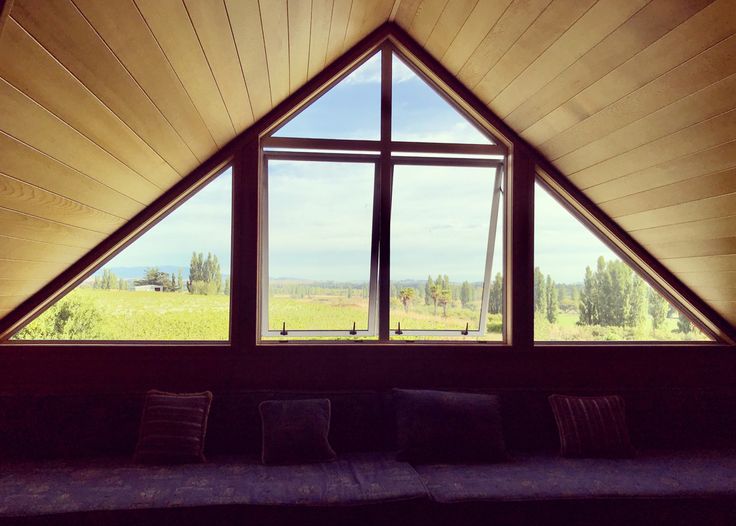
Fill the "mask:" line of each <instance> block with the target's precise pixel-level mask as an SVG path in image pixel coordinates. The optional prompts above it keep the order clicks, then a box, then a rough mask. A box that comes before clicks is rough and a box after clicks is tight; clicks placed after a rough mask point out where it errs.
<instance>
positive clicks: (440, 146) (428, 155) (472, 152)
mask: <svg viewBox="0 0 736 526" xmlns="http://www.w3.org/2000/svg"><path fill="white" fill-rule="evenodd" d="M376 56H377V57H378V58H379V60H380V69H381V80H380V92H381V109H380V111H381V115H380V139H379V140H352V139H320V138H301V137H283V136H280V137H279V136H275V135H274V134H276V133H277V132H278V131H279V130H280V129H281V128H282V127H283V126H285V125H286V124H287V123H288V122H290V121H291V120H292V119H294V118H298V115H299V113H300V111H296V112H294V113H292V114H289V115H286V116H285V117H284V118H283V119H282V120H281V121H279V122H278V123H276V124H274V126H272V127H271V128H269V129H267V130H265V131H264V132H263V134H262V135H261V137H260V147H261V153H260V163H261V164H260V174H259V177H260V189H261V190H260V192H259V193H260V207H259V208H260V210H261V215H260V218H259V219H260V224H261V231H260V244H259V253H260V255H261V274H262V275H261V281H260V293H259V298H260V310H261V317H262V318H261V321H262V323H261V327H260V329H259V331H258V334H257V336H258V341H259V343H261V344H270V343H285V342H288V343H292V344H299V343H304V341H303V340H300V339H299V338H304V337H306V338H309V337H320V338H323V337H328V338H329V337H332V338H335V339H337V338H348V339H349V338H351V332H350V328H349V327H345V329H343V330H334V329H332V330H320V329H319V328H317V327H315V328H314V329H296V330H293V329H292V330H290V329H289V327H288V324H286V323H284V325H285V326H284V327H283V328H282V330H281V331H279V330H275V329H269V323H268V320H267V316H268V310H267V309H268V300H269V296H268V262H267V259H268V258H267V254H268V248H267V247H268V225H267V221H268V212H267V202H268V198H267V192H268V166H269V161H272V160H289V161H302V162H308V161H321V162H336V163H337V162H342V163H365V164H372V165H374V167H375V171H374V174H375V175H374V177H375V181H374V199H373V225H372V237H373V239H372V243H371V246H372V248H371V265H370V269H371V270H370V276H371V277H370V280H369V284H368V286H369V312H368V320H369V322H368V327H367V329H364V330H357V331H354V332H353V333H352V334H353V336H354V339H356V340H359V339H361V343H366V344H375V343H384V344H385V343H388V342H390V341H392V340H391V337H392V336H393V335H394V334H399V332H397V329H398V328H397V327H390V326H389V317H390V306H389V293H387V292H386V291H389V290H390V279H391V277H390V248H389V246H390V242H389V241H388V240H387V239H386V238H388V239H390V237H391V234H390V228H391V207H392V206H393V203H392V192H391V190H392V188H393V173H394V168H395V167H396V166H401V165H412V166H446V167H450V168H463V167H478V168H488V169H489V173H488V175H489V177H493V181H494V184H493V186H492V187H493V190H494V191H493V195H492V196H491V200H492V207H491V212H490V217H489V235H488V243H489V244H488V246H487V247H486V268H485V271H484V280H483V300H482V304H483V302H485V303H486V304H487V298H488V295H489V293H490V287H491V274H490V268H491V266H490V263H489V262H488V259H489V258H492V256H493V251H494V248H495V247H494V245H495V238H496V235H497V228H496V227H497V223H498V209H499V205H500V203H499V197H500V196H501V195H503V194H502V193H501V187H502V179H503V174H504V173H505V171H506V170H505V166H506V161H507V154H508V149H507V148H506V146H505V145H504V144H503V143H502V142H501V141H500V140H499V138H498V137H496V136H494V135H493V134H492V133H489V131H488V130H487V129H485V127H483V125H482V124H481V123H478V122H476V121H475V119H474V118H473V117H471V116H470V115H467V114H466V113H465V112H464V111H463V110H462V109H461V108H458V107H457V106H456V104H455V103H454V102H453V101H452V100H451V99H449V97H447V95H446V94H445V93H444V92H443V91H442V90H441V89H440V88H439V87H437V86H435V85H434V84H433V82H432V81H431V80H430V79H428V78H427V77H426V76H425V75H424V74H423V73H422V72H421V71H419V70H418V69H417V68H416V67H414V66H413V65H412V62H411V60H410V59H409V58H408V57H406V56H405V55H403V54H402V53H401V51H400V50H399V49H397V48H396V47H395V46H394V45H392V43H391V42H390V41H387V42H384V43H382V44H381V45H379V46H377V47H376V48H375V49H373V50H372V52H371V53H368V54H366V55H365V56H364V57H362V58H361V60H360V61H358V62H356V63H355V64H354V65H352V67H351V68H349V69H348V70H347V71H345V72H343V73H342V74H341V75H340V77H339V80H338V82H339V81H341V80H343V79H344V78H345V77H346V76H347V75H349V74H350V73H352V72H353V71H355V70H356V69H357V68H359V67H361V66H362V65H363V64H365V63H366V62H367V61H368V60H370V59H373V58H374V57H376ZM394 57H396V58H398V59H399V60H401V61H402V63H404V64H406V65H407V66H408V67H409V68H410V69H411V70H412V71H413V72H414V73H415V74H416V75H417V76H418V77H419V78H420V79H422V80H423V81H424V82H426V83H427V85H428V86H429V87H430V88H432V89H433V90H434V91H435V92H436V93H437V94H438V95H439V96H440V97H441V98H442V99H443V100H445V101H446V102H447V103H448V104H449V105H450V106H451V107H453V108H455V109H457V110H458V111H459V113H460V114H461V115H463V117H465V118H466V119H467V120H468V121H469V123H471V124H472V125H473V126H474V127H475V128H476V129H477V130H478V131H479V132H480V133H482V134H483V135H484V136H486V137H487V139H488V144H468V143H435V142H416V141H395V140H393V138H392V135H391V134H392V126H391V125H392V86H393V79H392V76H393V63H394ZM334 85H335V83H333V84H331V85H330V86H329V88H328V89H326V90H323V91H321V92H319V93H318V94H315V97H314V98H312V100H311V101H310V102H314V101H315V100H316V99H317V98H319V97H320V96H322V95H324V94H325V93H326V92H327V91H329V89H330V88H332V87H334ZM306 107H308V106H306V105H305V106H302V107H301V109H300V110H303V109H305V108H306ZM402 154H404V155H402ZM494 172H495V173H494ZM385 189H387V190H385ZM500 234H501V236H502V238H503V237H505V236H503V232H501V233H500ZM491 237H492V238H493V239H491ZM504 248H505V247H504ZM505 288H506V287H504V289H505ZM486 317H487V308H483V305H482V306H481V309H480V311H479V320H480V323H479V327H478V329H477V330H470V331H467V330H466V331H465V332H464V333H463V328H462V327H458V328H457V330H455V331H452V330H412V329H411V328H407V327H404V328H403V329H402V332H401V333H400V334H404V335H407V336H410V337H411V336H413V337H415V338H416V337H419V338H421V337H424V336H434V337H439V338H445V339H446V340H447V341H448V342H449V343H453V344H471V343H474V344H477V343H483V344H489V345H499V344H504V343H505V332H504V334H503V335H502V341H501V342H497V341H490V340H483V339H482V338H483V336H484V335H485V321H486ZM463 334H469V335H471V336H475V337H478V338H480V339H479V340H464V341H452V340H451V338H452V337H458V336H462V335H463ZM266 337H268V338H269V339H264V338H266ZM365 337H375V338H377V342H376V341H373V340H367V341H366V340H364V339H363V338H365ZM272 338H276V339H278V341H277V342H274V341H273V340H272ZM415 341H416V340H411V341H409V342H396V343H414V342H415ZM441 341H442V340H441V339H440V340H439V341H436V342H435V343H440V342H441ZM392 342H393V341H392ZM321 343H325V342H324V340H323V341H321Z"/></svg>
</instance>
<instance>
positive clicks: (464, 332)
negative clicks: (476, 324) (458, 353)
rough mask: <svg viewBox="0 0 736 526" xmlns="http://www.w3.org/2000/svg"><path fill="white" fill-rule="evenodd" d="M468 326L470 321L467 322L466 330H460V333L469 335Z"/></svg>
mask: <svg viewBox="0 0 736 526" xmlns="http://www.w3.org/2000/svg"><path fill="white" fill-rule="evenodd" d="M468 326H469V323H465V330H464V331H460V334H462V335H463V336H467V335H468Z"/></svg>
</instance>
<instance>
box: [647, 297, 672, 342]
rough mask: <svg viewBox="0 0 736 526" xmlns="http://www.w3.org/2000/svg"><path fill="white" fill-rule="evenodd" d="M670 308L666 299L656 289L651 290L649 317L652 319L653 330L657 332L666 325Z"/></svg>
mask: <svg viewBox="0 0 736 526" xmlns="http://www.w3.org/2000/svg"><path fill="white" fill-rule="evenodd" d="M669 310H670V306H669V304H668V303H667V300H666V299H664V297H663V296H662V295H661V294H659V293H657V291H656V290H654V289H651V288H650V289H649V315H650V316H651V317H652V328H653V329H654V330H655V331H656V330H657V329H659V328H660V327H661V326H662V325H664V322H665V320H666V319H667V313H668V312H669Z"/></svg>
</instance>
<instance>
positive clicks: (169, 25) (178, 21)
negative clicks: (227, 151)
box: [136, 0, 235, 147]
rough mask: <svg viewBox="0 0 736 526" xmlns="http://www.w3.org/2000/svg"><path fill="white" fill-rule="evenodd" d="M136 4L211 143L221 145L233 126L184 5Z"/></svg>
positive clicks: (143, 0) (163, 1)
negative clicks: (210, 136)
mask: <svg viewBox="0 0 736 526" xmlns="http://www.w3.org/2000/svg"><path fill="white" fill-rule="evenodd" d="M136 5H137V6H138V9H139V10H140V12H141V14H142V15H143V18H145V21H146V24H147V25H148V27H149V29H150V30H151V32H152V33H153V36H154V37H155V38H156V42H158V45H159V46H161V49H162V50H163V51H164V53H165V54H166V58H167V59H168V61H169V62H170V63H171V66H172V67H173V68H174V71H175V72H176V76H177V77H178V78H179V80H180V81H181V83H182V84H183V85H184V89H185V90H186V91H187V93H188V94H189V97H190V98H191V99H192V102H193V103H194V105H195V107H196V108H197V110H198V111H199V114H200V115H201V116H202V118H203V119H204V122H205V123H206V124H207V128H208V129H209V131H210V133H211V134H212V137H213V138H214V140H215V143H216V144H217V145H218V146H220V147H222V146H224V145H225V144H226V143H227V142H228V140H230V139H231V138H232V137H233V135H234V134H235V127H234V124H233V122H232V119H231V118H230V114H229V113H228V111H227V107H226V105H225V100H224V96H223V94H222V92H221V91H220V87H219V86H218V85H217V81H216V80H215V76H214V74H213V72H212V69H211V68H210V65H209V62H208V61H207V57H206V56H205V54H204V49H203V48H202V44H201V43H200V41H199V38H198V36H197V33H196V31H195V30H194V27H193V25H192V20H191V18H190V17H189V13H188V12H187V9H186V6H185V5H184V3H183V2H182V1H181V0H136ZM223 29H224V30H228V29H227V28H223Z"/></svg>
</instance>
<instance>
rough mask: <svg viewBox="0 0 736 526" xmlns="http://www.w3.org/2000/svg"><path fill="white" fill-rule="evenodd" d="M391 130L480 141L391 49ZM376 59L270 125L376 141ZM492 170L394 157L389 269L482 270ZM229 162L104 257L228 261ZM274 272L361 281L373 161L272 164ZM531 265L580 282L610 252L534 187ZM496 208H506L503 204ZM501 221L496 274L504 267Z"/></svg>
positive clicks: (476, 273)
mask: <svg viewBox="0 0 736 526" xmlns="http://www.w3.org/2000/svg"><path fill="white" fill-rule="evenodd" d="M393 64H394V86H393V124H392V135H393V137H394V139H396V140H418V141H436V142H448V141H453V142H469V143H482V142H487V138H486V137H485V136H484V135H483V134H481V133H480V132H479V131H478V130H476V129H475V128H474V127H473V126H472V125H471V124H470V123H469V122H468V121H467V120H465V119H464V117H462V116H461V115H460V114H459V113H458V112H457V111H455V110H454V108H452V107H451V106H450V105H449V104H447V103H446V102H445V101H444V100H443V99H442V98H441V97H440V96H439V95H438V94H437V93H435V92H434V91H433V90H432V89H431V88H429V86H427V85H426V84H425V83H424V82H423V81H422V80H421V79H419V78H418V77H417V76H416V75H414V73H413V72H411V71H410V70H409V69H408V68H407V67H406V66H405V65H404V64H403V63H402V62H401V61H400V60H398V59H396V58H394V62H393ZM379 116H380V60H379V58H378V56H377V55H376V56H374V57H373V58H371V59H369V60H368V61H367V62H366V63H365V64H364V65H362V66H361V67H360V68H358V69H357V70H356V71H354V72H353V73H351V74H350V75H349V76H348V77H347V78H346V79H344V80H343V81H342V82H341V83H340V84H338V85H336V86H335V87H334V88H333V89H332V90H330V91H329V92H327V93H326V94H325V95H323V96H322V97H321V98H320V99H318V100H317V101H315V102H314V103H313V104H312V105H311V106H309V107H308V108H306V109H305V110H304V111H303V112H302V113H301V114H299V115H298V116H297V117H296V118H295V119H293V120H292V121H291V122H289V123H287V124H286V125H285V126H284V127H283V128H282V129H281V130H279V132H278V133H277V135H280V136H295V137H322V138H350V139H378V136H379ZM493 177H494V173H493V171H492V170H490V169H477V168H462V169H460V168H439V167H398V168H397V170H396V172H395V186H394V201H393V219H392V229H393V235H392V266H391V275H392V279H397V280H401V279H412V278H416V279H424V278H426V275H427V274H428V273H431V274H432V275H436V274H438V273H443V274H448V275H449V276H450V278H451V280H452V281H463V280H466V279H467V280H469V281H480V280H482V279H483V271H484V268H483V267H484V264H485V245H486V239H487V235H488V222H489V218H490V205H491V196H492V191H493V189H492V186H493V184H492V182H493ZM231 179H232V177H231V173H230V171H229V170H228V171H227V172H225V173H223V174H222V175H221V176H219V177H218V178H217V179H216V180H214V181H213V182H212V183H210V184H209V185H208V186H206V187H205V188H204V189H202V190H201V191H200V192H199V193H198V194H196V195H195V196H193V197H192V198H191V199H190V200H189V201H188V202H186V203H185V204H184V205H182V206H181V207H180V208H179V209H177V210H175V211H174V212H173V213H172V214H171V215H170V216H169V217H167V218H166V219H165V220H164V221H162V222H161V223H160V224H159V225H157V226H156V227H154V228H153V229H151V230H150V231H149V232H147V233H146V234H145V235H144V236H142V237H141V238H140V239H138V240H137V241H136V242H135V243H133V244H132V245H131V246H130V247H128V248H127V249H125V250H124V251H123V252H122V253H121V254H119V255H118V256H116V257H115V258H114V259H113V260H112V261H111V262H110V263H108V265H107V267H110V268H113V267H138V266H141V267H144V266H154V265H158V266H181V267H182V268H184V269H185V273H186V269H188V266H189V260H190V257H191V253H192V251H193V250H197V251H202V252H205V253H206V252H213V253H215V254H216V255H217V257H218V259H219V260H220V262H221V266H222V269H223V272H224V273H229V271H230V270H229V268H230V224H231V207H230V202H231V186H232V181H231ZM269 192H270V199H269V206H270V210H269V222H270V223H269V225H270V228H269V237H270V247H269V248H270V250H269V259H270V261H269V267H270V271H271V277H272V278H277V277H296V278H305V279H317V280H324V279H333V280H337V281H359V280H360V281H363V280H367V279H368V272H369V262H370V236H371V230H370V229H371V217H372V199H373V195H372V194H373V166H372V165H370V164H349V163H344V164H343V163H307V162H302V163H292V162H278V163H275V162H273V163H272V164H271V166H270V167H269ZM535 216H536V229H537V230H536V239H535V265H537V266H540V267H541V268H542V270H543V272H545V273H548V274H550V275H551V276H552V277H553V279H555V281H557V282H559V283H570V282H580V281H582V277H583V274H584V270H585V266H586V265H591V266H592V265H594V264H595V260H596V259H597V257H598V256H599V255H604V256H605V257H606V258H610V257H613V254H612V253H611V251H610V250H609V249H608V248H607V247H605V246H604V245H603V243H602V242H601V241H600V240H598V239H597V238H596V237H595V236H594V235H593V234H592V233H590V232H589V231H587V230H586V229H585V228H584V227H582V226H581V225H580V224H579V223H578V222H577V220H576V219H574V218H573V217H571V216H570V215H569V214H568V212H567V211H566V210H564V209H563V208H562V207H560V206H559V205H558V204H557V203H556V202H555V201H554V200H553V199H552V198H551V197H550V196H549V195H547V193H546V192H545V191H544V190H542V189H541V188H537V194H536V210H535ZM501 217H503V214H501ZM501 232H502V230H501V225H500V224H499V230H498V235H497V249H496V251H495V257H494V263H493V273H494V274H495V273H496V272H497V271H500V270H501V261H502V258H501V253H500V247H501Z"/></svg>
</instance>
